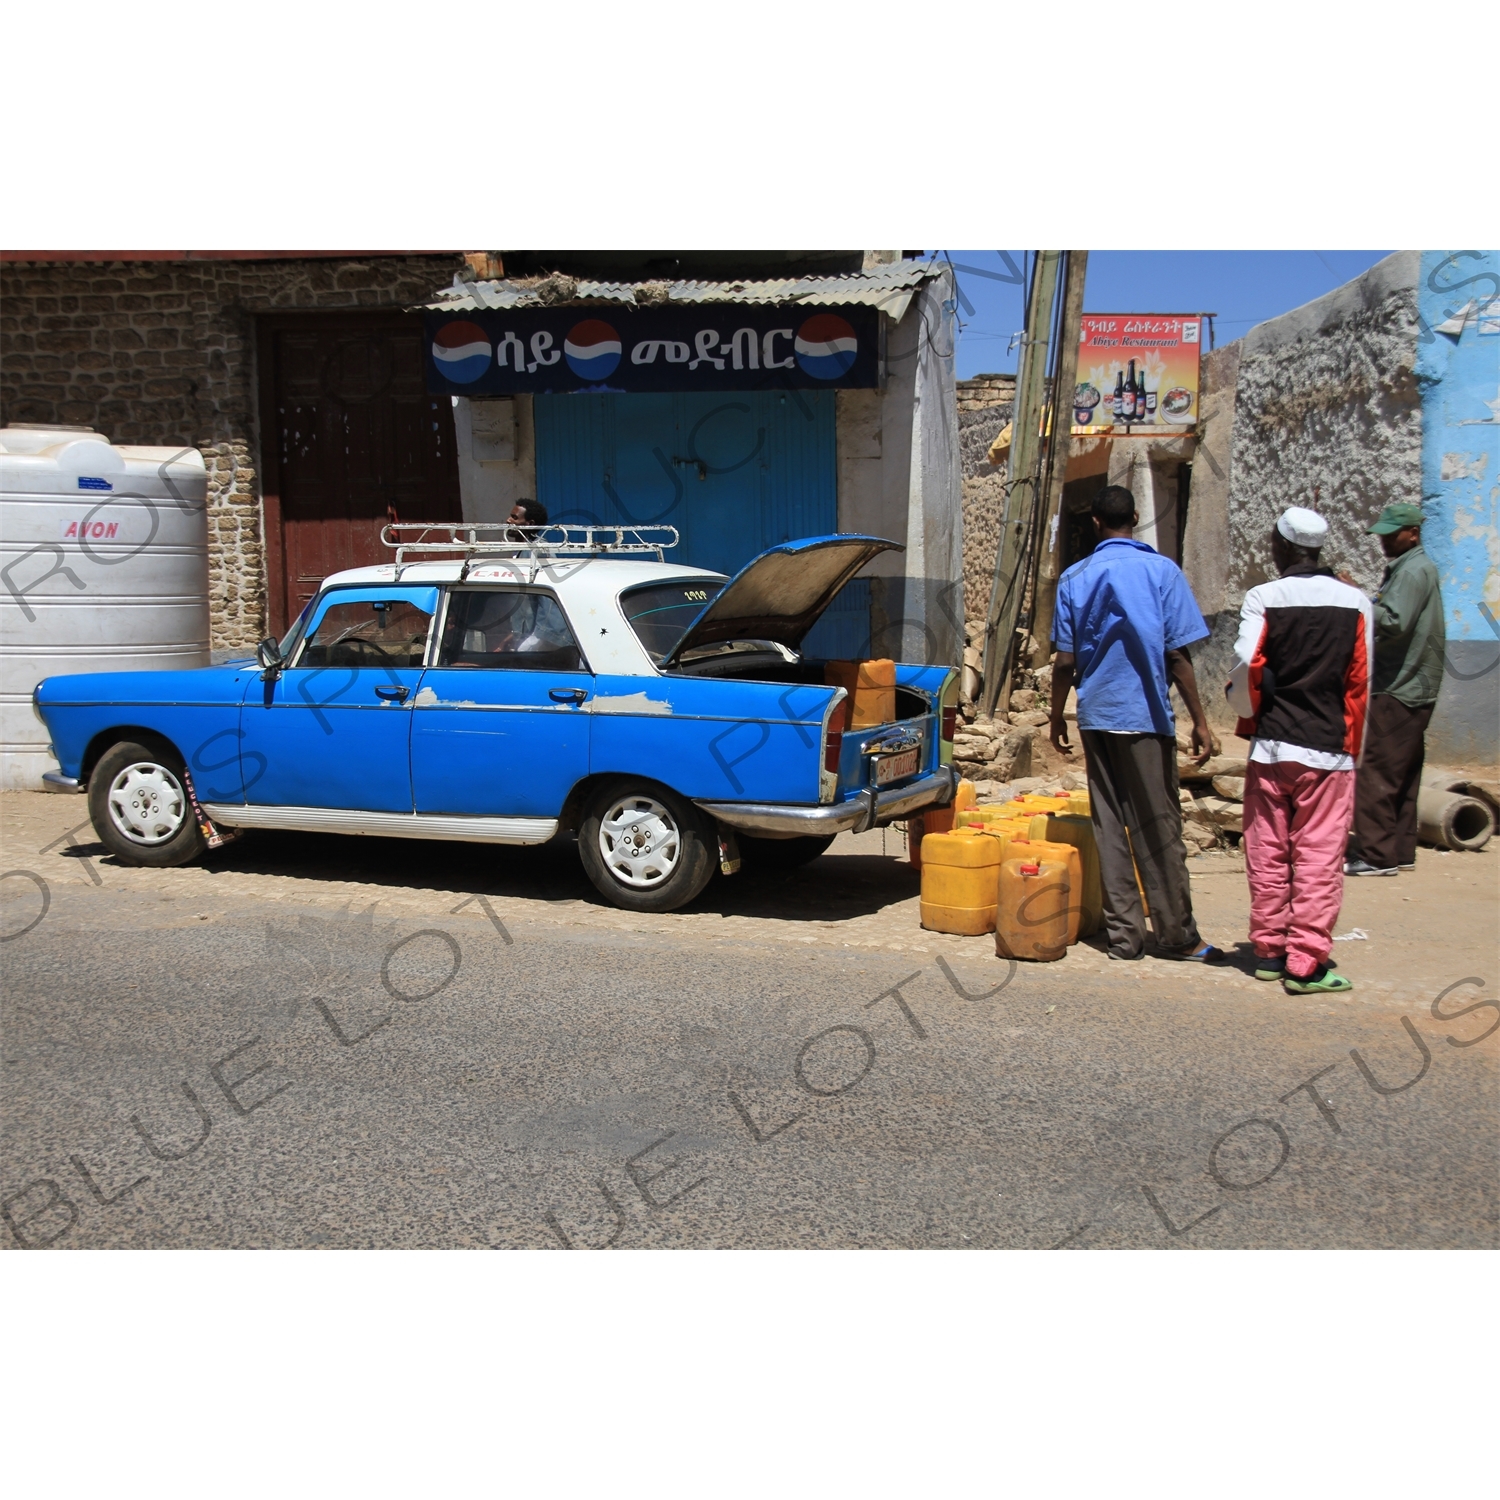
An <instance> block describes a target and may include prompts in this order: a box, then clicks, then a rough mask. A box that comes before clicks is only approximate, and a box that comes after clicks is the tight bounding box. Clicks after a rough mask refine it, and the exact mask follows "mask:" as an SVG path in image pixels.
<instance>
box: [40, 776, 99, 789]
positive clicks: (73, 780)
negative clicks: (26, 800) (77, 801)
mask: <svg viewBox="0 0 1500 1500" xmlns="http://www.w3.org/2000/svg"><path fill="white" fill-rule="evenodd" d="M42 790H43V791H44V792H86V791H88V787H87V786H85V785H84V783H83V782H81V781H80V780H79V779H78V778H77V777H76V776H64V775H63V773H62V772H61V771H43V772H42Z"/></svg>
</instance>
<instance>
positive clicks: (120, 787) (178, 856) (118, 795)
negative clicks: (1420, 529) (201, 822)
mask: <svg viewBox="0 0 1500 1500" xmlns="http://www.w3.org/2000/svg"><path fill="white" fill-rule="evenodd" d="M89 818H90V820H91V821H92V822H93V825H94V832H95V833H97V834H98V835H99V840H100V842H101V843H102V844H104V846H105V847H106V848H107V849H108V850H109V852H110V853H111V854H113V855H114V856H115V857H116V858H117V859H120V860H122V861H124V863H126V864H129V865H151V866H155V867H158V868H160V867H164V866H167V865H182V864H186V863H187V862H188V861H189V860H190V859H196V858H197V856H198V855H200V854H201V853H202V852H203V851H204V849H205V848H207V847H208V846H207V844H206V843H205V841H204V838H203V835H202V833H201V832H200V831H199V828H198V820H197V819H196V818H195V817H194V816H193V806H192V803H191V802H190V801H189V800H188V795H187V777H186V775H185V773H184V771H183V765H182V758H181V757H180V756H179V755H178V754H177V752H176V751H175V750H173V749H172V748H171V747H170V746H169V745H167V744H166V743H165V742H161V743H157V744H151V745H143V744H139V743H137V742H135V741H133V740H122V741H120V742H119V743H118V744H115V745H111V746H110V747H109V749H108V750H106V751H105V752H104V754H103V755H102V756H101V757H100V759H99V763H98V764H97V765H96V766H95V767H94V772H93V775H91V776H90V777H89Z"/></svg>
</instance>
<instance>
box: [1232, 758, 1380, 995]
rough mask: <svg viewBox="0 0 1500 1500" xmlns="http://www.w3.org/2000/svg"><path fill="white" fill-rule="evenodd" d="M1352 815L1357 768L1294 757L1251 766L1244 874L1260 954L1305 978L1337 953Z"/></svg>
mask: <svg viewBox="0 0 1500 1500" xmlns="http://www.w3.org/2000/svg"><path fill="white" fill-rule="evenodd" d="M1353 819H1354V772H1353V771H1315V770H1313V768H1312V767H1311V766H1304V765H1300V764H1298V763H1297V762H1296V761H1283V762H1282V763H1281V764H1280V765H1275V766H1267V765H1262V764H1261V763H1260V762H1258V761H1251V762H1250V764H1249V766H1248V767H1247V768H1246V772H1245V814H1244V830H1245V837H1244V843H1245V873H1246V875H1247V876H1248V877H1249V881H1250V941H1251V942H1252V943H1254V944H1255V953H1256V957H1258V958H1278V957H1280V956H1281V955H1282V954H1285V955H1286V967H1287V973H1289V974H1292V975H1294V976H1296V977H1297V978H1299V979H1305V978H1306V977H1307V976H1308V975H1309V974H1311V973H1312V972H1313V970H1315V969H1316V968H1317V967H1318V965H1319V964H1324V963H1327V962H1328V956H1329V954H1330V953H1332V952H1333V924H1334V923H1335V922H1337V921H1338V919H1339V909H1340V908H1341V907H1342V906H1343V904H1344V846H1345V844H1346V843H1347V841H1348V838H1349V827H1350V824H1351V823H1352V821H1353Z"/></svg>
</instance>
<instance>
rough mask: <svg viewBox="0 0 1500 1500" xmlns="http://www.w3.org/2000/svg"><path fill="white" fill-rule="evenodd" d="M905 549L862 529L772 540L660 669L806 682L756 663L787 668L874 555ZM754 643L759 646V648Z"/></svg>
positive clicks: (709, 608)
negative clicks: (724, 666) (730, 664)
mask: <svg viewBox="0 0 1500 1500" xmlns="http://www.w3.org/2000/svg"><path fill="white" fill-rule="evenodd" d="M904 550H905V549H904V548H903V547H901V546H900V544H899V543H897V542H888V541H886V540H885V539H884V538H883V537H878V536H862V535H859V534H858V533H848V534H842V535H836V536H819V537H810V538H808V539H807V540H805V541H799V542H783V543H782V545H781V546H779V547H772V548H771V549H770V550H769V551H767V552H762V553H761V555H760V556H759V557H757V558H753V559H752V560H751V561H750V562H748V563H746V564H745V566H744V567H743V568H741V569H740V571H739V572H738V573H736V574H735V576H734V577H733V578H731V579H730V580H729V582H728V583H727V584H725V586H724V587H723V589H722V590H720V592H719V594H718V596H717V597H716V598H715V599H714V600H713V601H712V602H711V603H710V604H709V605H708V607H707V608H706V609H705V610H704V611H703V613H702V614H700V615H699V616H698V617H697V619H695V620H694V621H693V623H692V624H691V625H689V626H688V628H687V629H686V630H685V631H684V632H683V635H682V638H681V640H679V641H678V642H677V644H676V645H675V646H674V647H673V648H672V650H671V651H670V652H669V653H668V655H667V657H666V659H665V660H664V661H663V662H662V670H663V671H669V672H670V671H688V672H692V673H693V674H694V675H695V676H697V675H702V676H743V677H753V678H755V679H756V680H758V681H770V682H783V681H806V680H808V679H806V678H801V677H793V678H787V677H783V676H780V675H775V674H769V675H768V674H766V673H762V672H761V671H758V670H754V668H759V667H764V668H766V669H772V668H774V667H775V665H776V663H777V662H778V661H779V662H780V664H781V666H782V667H788V666H791V665H793V664H794V663H793V662H792V661H791V660H790V659H789V658H790V656H791V654H792V653H795V652H796V650H797V649H798V647H799V646H801V644H802V641H803V638H804V637H805V636H806V635H807V633H808V631H809V630H811V629H812V628H813V626H814V625H816V624H817V622H818V619H819V617H820V616H821V615H822V614H823V611H824V610H826V609H827V608H828V606H829V605H830V604H832V603H833V600H834V596H835V595H836V594H837V593H838V591H839V590H840V589H841V588H843V586H844V585H845V584H846V583H848V581H849V580H850V579H851V578H853V577H854V575H855V574H856V573H857V572H859V570H860V569H861V568H862V567H864V565H865V564H866V563H867V562H869V561H870V559H871V558H873V557H878V556H879V555H880V553H882V552H900V551H904ZM731 642H733V643H736V649H734V650H726V651H717V652H716V651H714V650H713V649H712V648H713V647H716V646H727V645H728V644H729V643H731ZM756 646H760V648H761V649H759V650H756V649H755V647H756ZM778 646H780V647H783V648H785V654H783V652H780V651H777V649H776V648H777V647H778ZM752 656H753V657H754V658H755V660H754V662H753V663H752V660H751V657H752ZM733 657H740V658H741V660H740V661H739V662H737V663H736V664H735V665H734V666H733V667H731V668H729V669H728V670H715V667H716V666H717V665H720V664H724V663H725V659H726V658H733ZM710 664H713V665H710Z"/></svg>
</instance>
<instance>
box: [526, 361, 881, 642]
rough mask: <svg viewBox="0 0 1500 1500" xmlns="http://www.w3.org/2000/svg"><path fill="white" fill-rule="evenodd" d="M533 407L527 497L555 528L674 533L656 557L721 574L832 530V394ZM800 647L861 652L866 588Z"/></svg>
mask: <svg viewBox="0 0 1500 1500" xmlns="http://www.w3.org/2000/svg"><path fill="white" fill-rule="evenodd" d="M534 411H535V421H536V489H537V499H539V500H540V501H541V502H542V504H543V505H545V506H546V507H547V514H548V516H549V518H550V519H552V520H554V521H572V522H575V523H580V524H582V523H587V522H594V523H600V524H603V525H606V526H610V525H614V524H615V523H616V522H623V523H625V524H626V525H630V524H637V525H662V526H675V527H676V528H677V532H678V535H679V536H680V537H681V541H680V542H679V544H678V545H677V546H676V547H673V548H670V549H668V551H667V558H668V560H669V561H672V562H679V563H685V564H687V565H689V566H691V567H695V568H712V569H714V570H715V571H717V572H720V573H729V574H734V573H737V572H738V571H739V570H740V569H741V568H742V567H744V565H745V564H746V563H747V562H749V561H750V559H751V558H753V557H756V556H758V555H759V554H760V553H762V552H764V551H765V550H766V549H767V548H768V547H774V546H776V545H777V543H779V542H789V541H796V540H798V539H799V538H802V537H810V536H826V535H827V534H829V533H830V532H834V531H837V530H838V462H837V448H836V436H835V434H836V418H835V405H834V393H833V392H832V391H775V390H773V391H735V392H724V393H715V394H712V395H710V394H706V393H699V392H692V393H689V392H670V393H664V394H660V395H587V396H584V395H578V396H538V397H537V398H536V405H535V407H534ZM804 644H805V649H806V650H807V651H808V652H809V654H813V655H820V656H856V655H865V654H868V651H869V645H870V584H869V580H868V579H864V578H856V579H854V580H853V581H852V582H850V583H849V584H847V585H845V587H844V589H843V590H842V591H841V593H840V594H839V595H838V597H837V598H836V599H835V600H834V602H833V604H832V606H831V607H830V608H829V609H828V611H827V612H826V613H825V614H824V616H823V618H822V620H821V621H819V623H818V624H817V625H816V626H815V627H814V628H813V630H812V632H811V633H810V634H809V635H808V638H807V640H806V642H805V643H804Z"/></svg>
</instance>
